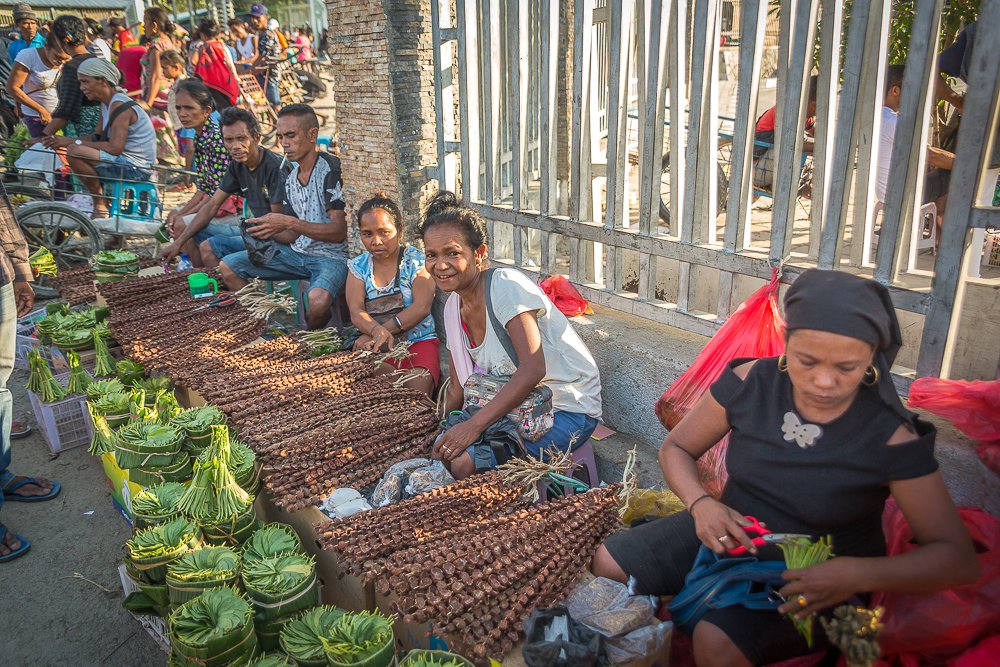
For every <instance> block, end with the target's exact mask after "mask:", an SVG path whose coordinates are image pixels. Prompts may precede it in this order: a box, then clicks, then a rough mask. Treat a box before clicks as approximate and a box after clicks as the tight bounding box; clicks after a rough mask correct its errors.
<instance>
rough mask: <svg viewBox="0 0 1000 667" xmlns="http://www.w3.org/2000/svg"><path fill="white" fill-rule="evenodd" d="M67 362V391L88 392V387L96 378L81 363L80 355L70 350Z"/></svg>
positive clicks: (67, 354)
mask: <svg viewBox="0 0 1000 667" xmlns="http://www.w3.org/2000/svg"><path fill="white" fill-rule="evenodd" d="M66 363H68V364H69V380H68V381H67V382H66V393H68V394H83V393H86V391H87V387H89V386H90V383H91V382H93V381H94V378H92V377H91V376H90V373H88V372H87V371H86V370H85V369H84V367H83V366H81V365H80V355H79V354H77V353H76V352H74V351H72V350H70V351H69V352H67V353H66Z"/></svg>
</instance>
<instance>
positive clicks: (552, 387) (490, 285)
mask: <svg viewBox="0 0 1000 667" xmlns="http://www.w3.org/2000/svg"><path fill="white" fill-rule="evenodd" d="M420 234H421V237H422V238H423V241H424V253H425V254H426V256H427V263H426V266H427V270H428V272H429V273H430V274H431V276H432V277H433V278H434V281H435V283H436V284H437V286H438V287H440V288H441V289H442V290H443V291H445V292H448V293H450V296H449V297H448V302H447V304H446V306H445V327H446V330H447V332H448V349H449V352H450V353H451V384H450V386H449V387H448V392H447V395H446V397H445V404H446V407H447V409H448V410H450V411H454V410H460V409H462V408H463V407H464V408H465V413H466V415H467V416H468V419H465V420H463V421H461V422H460V423H454V424H449V428H447V430H445V431H444V432H443V433H442V434H441V436H440V437H439V438H438V440H437V442H435V444H434V456H435V457H437V458H441V459H442V460H444V461H445V464H446V465H448V466H449V468H450V470H451V473H452V475H454V476H455V477H456V478H457V479H462V478H464V477H468V476H469V475H472V474H474V473H476V472H481V471H484V470H489V469H491V468H494V467H496V465H497V464H498V463H502V462H503V461H500V460H499V457H498V456H497V451H496V449H493V448H491V447H490V445H489V444H488V443H484V442H483V440H484V439H485V440H489V439H490V437H489V436H488V437H486V438H484V432H487V431H490V432H492V431H493V430H494V427H495V426H496V425H497V423H498V422H500V423H504V424H505V423H506V422H503V420H504V419H507V420H509V422H510V423H511V424H512V425H513V426H514V427H516V429H517V431H518V432H519V434H520V440H521V443H520V445H521V448H522V451H521V452H510V454H512V455H518V454H527V455H529V456H532V457H534V458H545V454H546V452H547V451H549V450H551V449H553V448H555V449H558V450H561V451H564V452H568V451H571V450H573V449H576V448H577V447H579V446H581V445H583V444H584V443H585V442H587V440H588V439H589V438H590V435H591V434H592V433H593V432H594V429H595V428H596V427H597V421H598V419H600V416H601V379H600V376H599V374H598V371H597V364H596V362H595V361H594V358H593V357H592V356H591V354H590V351H589V350H588V349H587V346H586V345H585V344H584V343H583V341H582V340H580V337H579V336H578V335H577V334H576V332H575V331H573V329H572V327H570V325H569V321H568V320H567V319H566V316H565V315H563V314H562V313H560V312H559V311H558V309H556V307H555V306H554V305H553V304H552V302H551V301H549V299H548V297H546V296H545V293H544V292H542V290H541V289H540V288H539V287H538V286H537V285H535V284H534V283H533V282H531V281H530V280H529V279H528V278H527V277H525V276H524V274H522V273H521V272H520V271H517V270H516V269H507V268H497V269H488V268H487V267H486V261H487V260H486V257H487V246H486V243H487V238H486V225H485V223H484V222H483V219H482V218H481V217H480V216H479V214H478V213H476V212H475V211H473V210H472V209H470V208H467V207H465V206H463V205H462V203H461V202H459V201H458V200H457V199H456V198H455V195H454V194H452V193H450V192H440V193H438V195H437V196H436V197H434V199H433V200H431V203H430V206H429V207H428V208H427V211H426V213H425V216H424V222H423V225H422V226H421V228H420ZM501 454H502V453H501Z"/></svg>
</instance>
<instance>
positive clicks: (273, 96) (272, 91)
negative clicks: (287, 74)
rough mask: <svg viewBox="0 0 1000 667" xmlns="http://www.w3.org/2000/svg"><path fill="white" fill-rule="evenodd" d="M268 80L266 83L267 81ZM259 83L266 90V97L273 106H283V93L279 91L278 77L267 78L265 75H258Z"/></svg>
mask: <svg viewBox="0 0 1000 667" xmlns="http://www.w3.org/2000/svg"><path fill="white" fill-rule="evenodd" d="M265 79H266V81H265ZM257 83H259V84H260V87H261V88H263V89H264V97H266V98H267V101H268V102H270V103H271V105H272V106H276V107H278V106H281V91H280V90H279V89H278V75H277V74H275V75H273V76H268V77H265V76H264V75H263V74H258V75H257Z"/></svg>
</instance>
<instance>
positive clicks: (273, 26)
mask: <svg viewBox="0 0 1000 667" xmlns="http://www.w3.org/2000/svg"><path fill="white" fill-rule="evenodd" d="M267 29H268V30H277V29H278V19H271V20H270V21H268V22H267Z"/></svg>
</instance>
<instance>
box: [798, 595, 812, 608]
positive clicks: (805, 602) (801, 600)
mask: <svg viewBox="0 0 1000 667" xmlns="http://www.w3.org/2000/svg"><path fill="white" fill-rule="evenodd" d="M795 601H796V602H798V603H799V606H800V607H805V606H806V605H808V604H809V600H807V599H806V596H805V595H800V596H799V597H798V598H796V600H795Z"/></svg>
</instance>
